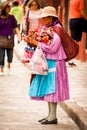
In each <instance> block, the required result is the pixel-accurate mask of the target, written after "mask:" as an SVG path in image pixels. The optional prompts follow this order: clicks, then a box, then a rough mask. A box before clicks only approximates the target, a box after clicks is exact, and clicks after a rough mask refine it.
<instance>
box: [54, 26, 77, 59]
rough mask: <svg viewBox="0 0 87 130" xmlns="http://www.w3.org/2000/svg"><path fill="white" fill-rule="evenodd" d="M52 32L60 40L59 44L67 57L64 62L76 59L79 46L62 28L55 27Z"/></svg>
mask: <svg viewBox="0 0 87 130" xmlns="http://www.w3.org/2000/svg"><path fill="white" fill-rule="evenodd" d="M54 31H55V32H56V33H57V34H58V35H59V36H60V38H61V43H62V46H63V49H64V51H65V54H66V56H67V58H66V59H65V61H69V60H71V59H73V58H74V57H76V56H77V54H78V52H79V45H78V44H77V43H76V42H75V41H74V40H73V39H72V38H71V37H70V36H69V34H68V33H67V32H66V31H65V29H64V28H63V27H60V26H55V27H54Z"/></svg>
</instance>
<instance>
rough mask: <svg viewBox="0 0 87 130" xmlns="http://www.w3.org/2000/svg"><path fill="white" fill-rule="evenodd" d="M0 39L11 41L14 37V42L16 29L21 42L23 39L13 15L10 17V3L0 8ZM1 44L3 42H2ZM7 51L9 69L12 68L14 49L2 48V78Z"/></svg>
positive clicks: (0, 67) (0, 66)
mask: <svg viewBox="0 0 87 130" xmlns="http://www.w3.org/2000/svg"><path fill="white" fill-rule="evenodd" d="M0 10H1V12H0V37H3V36H4V37H6V38H8V39H10V38H11V37H13V41H14V29H15V31H16V33H17V34H18V38H19V40H20V39H21V37H20V33H19V29H18V27H17V21H16V19H15V17H14V16H13V15H10V14H9V12H10V3H9V2H3V3H2V4H1V6H0ZM0 42H2V41H1V40H0ZM5 51H6V53H7V62H8V64H7V68H8V69H10V68H11V63H12V59H13V47H12V48H3V47H0V76H1V75H4V66H5Z"/></svg>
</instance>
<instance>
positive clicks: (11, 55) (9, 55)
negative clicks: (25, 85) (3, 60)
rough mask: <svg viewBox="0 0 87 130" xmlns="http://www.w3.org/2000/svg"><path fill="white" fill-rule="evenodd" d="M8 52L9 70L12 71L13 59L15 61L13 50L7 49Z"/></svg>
mask: <svg viewBox="0 0 87 130" xmlns="http://www.w3.org/2000/svg"><path fill="white" fill-rule="evenodd" d="M6 51H7V62H8V64H7V68H8V69H10V68H11V63H12V59H13V48H12V49H6Z"/></svg>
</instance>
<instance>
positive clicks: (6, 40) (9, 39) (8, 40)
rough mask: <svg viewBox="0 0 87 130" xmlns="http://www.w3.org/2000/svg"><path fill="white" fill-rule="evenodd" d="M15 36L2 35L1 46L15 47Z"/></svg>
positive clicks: (0, 38) (0, 37)
mask: <svg viewBox="0 0 87 130" xmlns="http://www.w3.org/2000/svg"><path fill="white" fill-rule="evenodd" d="M13 47H14V38H13V36H10V35H9V36H0V48H13Z"/></svg>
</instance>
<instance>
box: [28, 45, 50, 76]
mask: <svg viewBox="0 0 87 130" xmlns="http://www.w3.org/2000/svg"><path fill="white" fill-rule="evenodd" d="M27 65H28V68H29V72H30V73H31V74H40V75H46V74H47V73H48V64H47V61H46V58H45V55H44V53H43V51H42V49H41V47H39V46H37V48H36V50H35V51H34V53H33V56H32V58H31V59H30V62H29V63H28V64H27Z"/></svg>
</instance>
